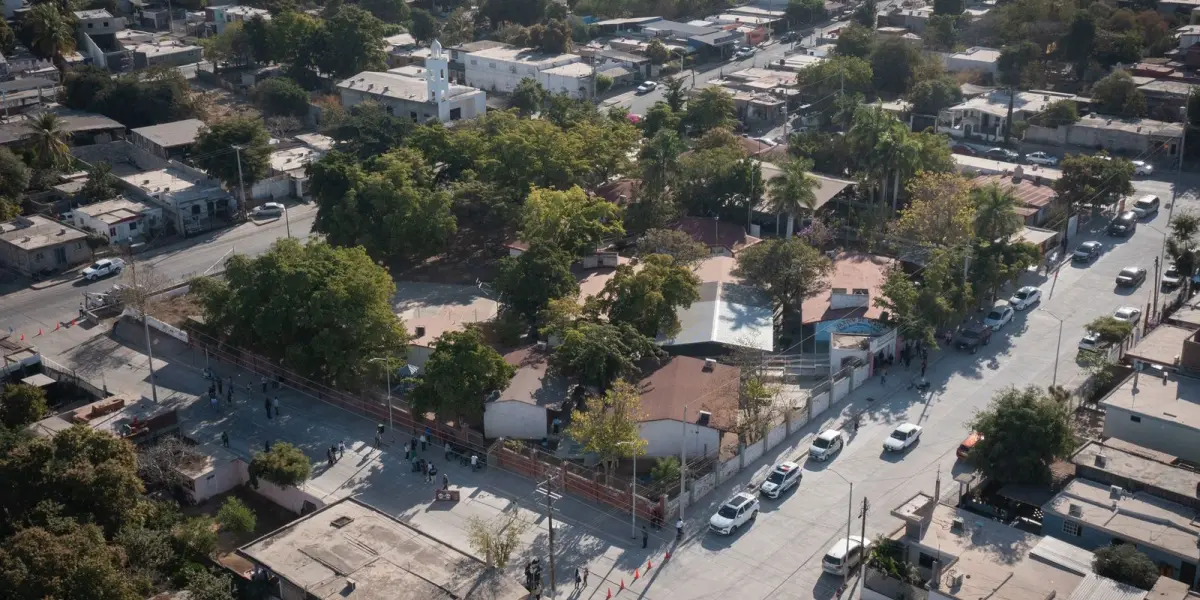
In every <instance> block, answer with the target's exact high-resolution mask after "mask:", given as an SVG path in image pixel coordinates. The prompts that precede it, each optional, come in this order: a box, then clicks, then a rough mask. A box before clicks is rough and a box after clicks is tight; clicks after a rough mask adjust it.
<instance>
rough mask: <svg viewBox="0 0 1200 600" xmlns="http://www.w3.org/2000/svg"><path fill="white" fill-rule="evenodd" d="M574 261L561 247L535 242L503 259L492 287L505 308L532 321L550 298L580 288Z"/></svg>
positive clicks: (570, 294) (574, 292)
mask: <svg viewBox="0 0 1200 600" xmlns="http://www.w3.org/2000/svg"><path fill="white" fill-rule="evenodd" d="M571 261H572V257H571V256H570V255H569V254H567V253H565V252H563V251H561V250H558V249H556V248H553V247H550V246H544V245H541V244H538V245H535V246H533V247H532V248H530V249H529V250H526V251H525V252H523V253H521V256H519V257H517V258H505V259H503V260H501V261H500V267H499V269H498V272H497V274H496V279H495V281H494V282H493V283H492V288H493V289H494V290H496V294H497V296H498V297H499V300H500V304H501V306H503V307H504V309H505V310H506V311H512V312H515V313H516V314H519V315H521V316H522V317H524V318H525V320H526V321H527V322H530V323H532V322H534V321H535V320H536V319H537V317H538V315H539V314H540V313H541V312H542V311H543V310H544V309H545V308H546V306H547V305H548V304H549V303H550V301H551V300H555V299H558V298H564V297H567V296H573V295H575V294H577V293H578V292H579V284H577V283H576V282H575V276H574V275H573V274H572V273H571Z"/></svg>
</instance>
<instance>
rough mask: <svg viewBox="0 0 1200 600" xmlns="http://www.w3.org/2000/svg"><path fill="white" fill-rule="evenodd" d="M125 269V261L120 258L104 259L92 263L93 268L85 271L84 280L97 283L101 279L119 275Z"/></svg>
mask: <svg viewBox="0 0 1200 600" xmlns="http://www.w3.org/2000/svg"><path fill="white" fill-rule="evenodd" d="M124 269H125V261H124V260H121V259H119V258H102V259H100V260H98V261H96V262H94V263H92V266H90V267H88V268H86V269H84V270H83V278H84V279H86V280H88V281H95V280H97V279H100V278H101V277H108V276H109V275H118V274H120V273H121V271H122V270H124Z"/></svg>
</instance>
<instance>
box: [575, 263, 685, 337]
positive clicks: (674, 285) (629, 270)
mask: <svg viewBox="0 0 1200 600" xmlns="http://www.w3.org/2000/svg"><path fill="white" fill-rule="evenodd" d="M699 299H700V278H698V277H696V275H695V274H693V273H692V272H691V270H690V269H688V268H687V267H685V266H682V265H677V264H675V263H674V261H673V260H672V259H671V257H669V256H664V255H661V254H651V255H650V256H647V257H645V258H644V259H642V261H641V269H634V268H633V266H631V265H621V266H619V267H617V271H616V273H614V274H613V276H612V277H611V278H610V279H609V280H608V282H607V283H605V284H604V289H603V290H602V291H601V292H600V293H599V294H597V295H595V296H593V297H591V298H589V299H588V302H587V305H586V307H585V308H584V311H585V312H586V313H589V314H593V315H594V316H596V317H597V318H598V317H599V316H600V315H606V316H607V317H608V320H609V321H610V322H613V323H628V324H630V325H632V326H633V328H634V329H636V330H637V331H638V332H639V333H641V334H642V335H644V336H647V337H651V338H653V337H655V336H658V335H663V336H665V337H672V336H674V335H675V334H677V333H678V332H679V318H678V317H677V314H678V311H679V309H681V308H688V307H689V306H691V305H692V303H693V302H695V301H697V300H699Z"/></svg>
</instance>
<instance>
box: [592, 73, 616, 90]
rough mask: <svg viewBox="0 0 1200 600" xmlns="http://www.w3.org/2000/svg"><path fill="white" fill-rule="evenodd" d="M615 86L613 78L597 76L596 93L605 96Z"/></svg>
mask: <svg viewBox="0 0 1200 600" xmlns="http://www.w3.org/2000/svg"><path fill="white" fill-rule="evenodd" d="M612 85H613V78H612V77H609V76H608V75H604V74H600V75H597V76H596V93H597V94H603V93H604V92H607V91H608V90H609V88H611V87H612Z"/></svg>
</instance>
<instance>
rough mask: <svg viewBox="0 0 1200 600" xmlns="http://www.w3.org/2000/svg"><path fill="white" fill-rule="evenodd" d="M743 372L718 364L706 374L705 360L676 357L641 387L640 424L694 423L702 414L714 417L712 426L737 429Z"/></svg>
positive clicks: (650, 375)
mask: <svg viewBox="0 0 1200 600" xmlns="http://www.w3.org/2000/svg"><path fill="white" fill-rule="evenodd" d="M741 374H742V370H741V369H739V368H738V367H733V366H730V365H723V364H720V363H717V364H715V365H713V369H712V370H711V371H705V370H704V360H702V359H699V358H691V357H689V356H676V357H675V358H672V359H671V360H670V361H668V362H667V363H666V364H663V365H662V366H660V367H658V368H657V369H656V370H655V371H654V372H652V373H650V374H648V375H647V376H646V377H644V378H643V379H642V380H641V382H639V383H638V389H639V390H640V391H641V393H642V398H641V401H642V416H641V419H640V420H641V421H642V422H647V421H664V420H673V421H681V422H682V420H683V407H684V406H687V414H688V417H687V419H688V422H689V423H695V422H696V420H697V418H698V417H699V413H700V411H706V412H708V413H711V414H712V417H711V418H710V420H709V426H711V427H713V428H714V429H719V430H722V431H732V430H733V429H735V428H736V427H737V418H738V394H739V390H740V386H739V381H740V379H741Z"/></svg>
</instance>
